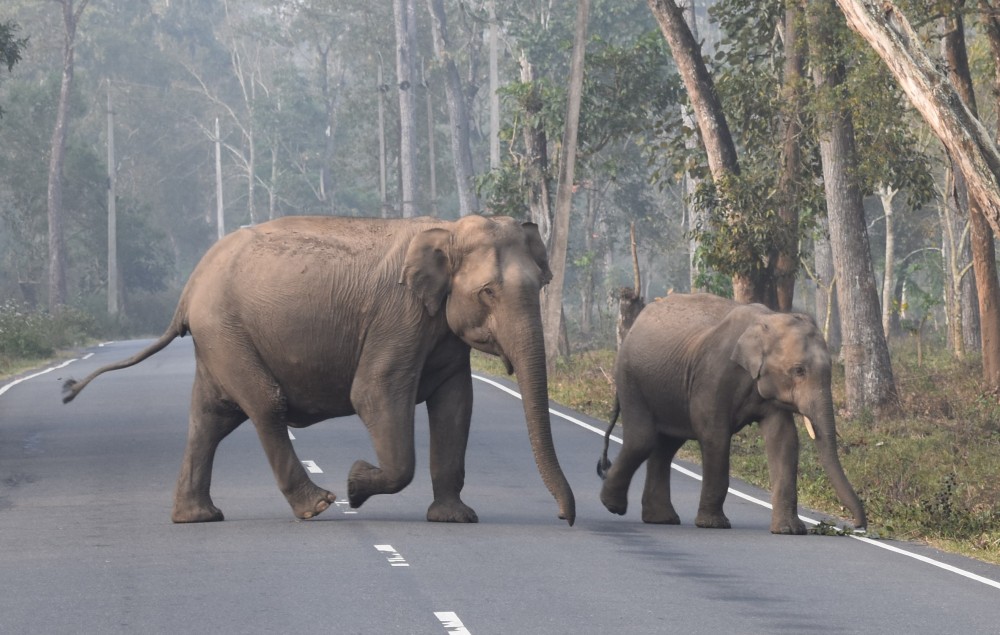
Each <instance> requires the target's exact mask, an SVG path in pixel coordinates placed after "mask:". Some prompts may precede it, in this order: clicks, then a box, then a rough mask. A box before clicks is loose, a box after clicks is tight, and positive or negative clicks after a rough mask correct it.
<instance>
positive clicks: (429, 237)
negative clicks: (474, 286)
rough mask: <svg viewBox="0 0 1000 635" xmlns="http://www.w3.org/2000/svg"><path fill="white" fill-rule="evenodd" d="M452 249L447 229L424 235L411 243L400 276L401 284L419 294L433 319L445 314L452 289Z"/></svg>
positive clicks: (449, 233) (427, 232)
mask: <svg viewBox="0 0 1000 635" xmlns="http://www.w3.org/2000/svg"><path fill="white" fill-rule="evenodd" d="M450 245H451V232H449V231H448V230H446V229H440V228H434V229H426V230H424V231H422V232H420V233H419V234H417V235H416V236H414V237H413V240H411V241H410V246H409V247H408V248H407V250H406V258H405V259H404V260H403V270H402V272H400V275H399V284H405V285H406V286H407V287H409V288H410V289H411V290H412V291H413V292H414V293H416V294H417V296H418V297H419V298H420V299H421V300H422V301H423V303H424V306H425V307H426V308H427V313H428V314H430V315H432V316H433V315H436V314H437V312H438V311H439V310H441V304H442V303H443V302H444V299H445V297H446V296H447V295H448V291H449V289H450V288H451V259H450V258H449V256H448V253H449V246H450Z"/></svg>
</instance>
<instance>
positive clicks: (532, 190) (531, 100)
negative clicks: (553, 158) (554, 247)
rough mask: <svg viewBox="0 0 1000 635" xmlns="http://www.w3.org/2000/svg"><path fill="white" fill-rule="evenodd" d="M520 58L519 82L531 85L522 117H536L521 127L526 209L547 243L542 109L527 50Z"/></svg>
mask: <svg viewBox="0 0 1000 635" xmlns="http://www.w3.org/2000/svg"><path fill="white" fill-rule="evenodd" d="M519 62H520V66H521V82H523V83H525V84H528V85H529V86H530V90H529V93H528V95H527V96H526V98H525V103H524V111H525V119H526V120H528V121H538V123H535V124H529V125H524V126H522V127H521V129H522V134H523V135H524V152H525V155H526V156H525V162H526V164H527V165H526V166H525V172H526V173H527V179H526V180H527V187H528V209H529V211H530V212H531V220H532V222H533V223H535V224H536V225H538V233H539V234H541V236H542V241H543V242H544V243H545V245H546V246H548V245H549V244H550V243H551V242H552V195H551V188H550V185H551V182H552V176H551V174H550V173H549V150H548V139H547V138H546V135H545V128H544V127H543V126H542V124H541V122H540V121H539V117H537V115H539V114H540V113H541V112H542V99H541V96H540V95H539V94H538V87H537V86H535V84H534V81H535V69H534V66H533V65H532V63H531V60H530V59H528V54H527V51H524V50H522V51H521V55H520V59H519Z"/></svg>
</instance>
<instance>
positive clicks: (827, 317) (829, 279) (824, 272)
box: [813, 217, 842, 350]
mask: <svg viewBox="0 0 1000 635" xmlns="http://www.w3.org/2000/svg"><path fill="white" fill-rule="evenodd" d="M817 223H818V224H819V227H818V231H817V232H816V233H817V236H816V238H815V239H814V241H813V265H814V267H815V278H816V321H817V322H818V323H819V325H820V328H821V329H822V330H823V337H825V338H826V343H827V345H828V346H829V347H830V349H831V350H839V349H840V342H841V339H842V338H841V335H840V310H839V308H838V307H837V275H836V272H835V270H834V268H833V254H832V253H831V250H830V239H829V238H828V235H829V233H830V231H829V230H830V222H829V220H828V219H827V218H826V217H821V218H818V219H817Z"/></svg>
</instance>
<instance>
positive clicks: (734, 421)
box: [598, 294, 867, 534]
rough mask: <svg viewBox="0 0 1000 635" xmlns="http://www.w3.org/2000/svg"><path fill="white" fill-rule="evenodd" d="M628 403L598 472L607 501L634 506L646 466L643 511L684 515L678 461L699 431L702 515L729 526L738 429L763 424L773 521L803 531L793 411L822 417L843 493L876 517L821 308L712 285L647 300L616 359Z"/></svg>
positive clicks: (861, 521) (650, 516) (824, 457)
mask: <svg viewBox="0 0 1000 635" xmlns="http://www.w3.org/2000/svg"><path fill="white" fill-rule="evenodd" d="M615 382H616V385H617V396H616V409H615V414H614V417H613V418H612V421H611V426H610V427H609V428H608V432H607V434H606V435H605V441H604V454H603V455H602V457H601V460H600V462H599V463H598V473H599V474H600V475H601V476H602V477H604V478H605V481H604V484H603V487H602V488H601V502H603V503H604V506H605V507H607V508H608V510H609V511H611V512H613V513H616V514H624V513H625V510H626V506H627V504H628V501H627V494H628V487H629V483H630V481H631V480H632V475H633V474H634V473H635V471H636V469H638V467H639V465H640V464H641V463H642V462H643V461H646V460H647V459H648V462H647V464H646V484H645V489H644V490H643V494H642V519H643V521H644V522H647V523H664V524H678V523H680V519H679V518H678V516H677V512H675V511H674V507H673V505H672V504H671V502H670V471H671V470H670V462H671V460H672V459H673V457H674V454H676V453H677V450H678V449H680V447H681V445H683V444H684V442H685V441H686V440H688V439H697V440H698V442H699V443H700V445H701V456H702V463H703V466H702V467H703V477H704V480H703V482H702V488H701V502H700V503H699V506H698V515H697V517H696V519H695V524H696V525H697V526H699V527H723V528H728V527H729V526H730V525H729V519H728V518H726V515H725V514H724V513H723V511H722V504H723V501H725V498H726V493H727V491H728V489H729V451H730V439H731V437H732V435H734V434H736V432H738V431H739V430H741V429H742V428H744V427H745V426H747V425H749V424H751V423H753V422H755V421H756V422H758V423H759V424H760V428H761V431H762V433H763V435H764V439H765V444H766V447H767V462H768V470H769V473H770V480H771V488H772V493H771V503H772V505H773V515H772V518H771V531H772V532H773V533H778V534H803V533H805V531H806V528H805V525H804V524H803V523H802V521H801V520H800V519H799V518H798V514H797V511H796V507H797V505H798V502H797V493H796V478H797V470H798V460H799V457H798V453H799V439H798V435H797V433H796V431H795V424H794V420H793V417H792V414H793V413H799V414H801V415H803V416H804V417H805V418H806V425H807V426H809V425H810V422H811V428H812V432H814V434H815V440H816V447H817V450H818V452H819V458H820V462H821V463H822V465H823V468H824V470H825V471H826V473H827V476H828V477H829V478H830V481H831V482H832V483H833V487H834V490H835V491H836V493H837V497H838V498H839V499H840V501H841V503H842V504H843V505H844V506H845V507H847V508H848V509H849V510H850V511H851V513H852V514H853V515H854V525H855V527H857V528H858V529H862V528H864V527H865V526H866V524H867V520H866V518H865V510H864V507H863V506H862V504H861V501H860V500H859V499H858V496H857V494H856V493H855V492H854V489H853V488H852V487H851V484H850V483H849V482H848V480H847V477H846V476H845V475H844V471H843V469H842V468H841V465H840V460H839V459H838V458H837V439H836V429H835V424H834V415H833V398H832V395H831V392H830V354H829V352H828V351H827V347H826V342H825V340H824V339H823V336H822V335H821V334H820V332H819V330H818V329H817V328H816V324H815V323H814V322H813V320H812V318H810V317H809V316H806V315H801V314H795V313H792V314H783V313H775V312H773V311H771V310H769V309H767V308H766V307H764V306H761V305H759V304H752V305H743V304H738V303H736V302H734V301H732V300H727V299H725V298H720V297H718V296H714V295H710V294H694V295H685V294H673V295H670V296H668V297H667V298H666V299H664V300H662V301H659V302H655V303H653V304H650V305H649V306H647V307H646V308H645V309H644V310H643V311H642V313H640V314H639V317H638V318H637V319H636V321H635V324H634V325H633V326H632V328H631V330H630V331H629V332H628V335H627V336H626V337H625V340H624V341H623V342H622V346H621V349H620V350H619V351H618V358H617V360H616V362H615ZM619 408H620V411H621V414H622V416H623V417H624V420H625V424H624V428H623V433H622V434H623V443H622V449H621V452H620V453H619V455H618V459H617V461H616V462H615V464H614V465H611V464H610V463H609V462H608V437H609V436H610V434H611V430H612V429H613V428H614V425H615V419H617V417H618V412H619Z"/></svg>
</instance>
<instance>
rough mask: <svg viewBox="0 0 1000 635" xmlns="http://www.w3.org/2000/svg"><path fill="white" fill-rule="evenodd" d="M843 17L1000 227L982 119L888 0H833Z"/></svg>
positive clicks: (997, 175) (991, 151) (999, 182)
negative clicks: (870, 47) (924, 48)
mask: <svg viewBox="0 0 1000 635" xmlns="http://www.w3.org/2000/svg"><path fill="white" fill-rule="evenodd" d="M836 2H837V4H838V5H839V6H840V8H841V10H842V11H843V12H844V15H846V16H847V23H848V24H849V25H850V27H851V28H852V29H854V30H855V31H857V32H858V33H859V34H860V35H861V37H863V38H864V39H865V40H867V41H868V43H869V44H871V46H872V48H873V49H875V52H876V53H878V55H879V57H881V58H882V61H883V62H885V64H886V66H887V67H888V68H889V70H890V71H892V74H893V75H894V76H895V77H896V80H897V81H898V82H899V85H900V86H901V87H902V89H903V92H905V93H906V95H907V97H909V99H910V102H911V103H912V104H913V106H914V107H915V108H916V109H917V111H918V112H920V114H921V115H922V116H923V118H924V120H925V121H926V122H927V124H928V125H929V126H930V128H931V130H933V131H934V134H935V135H937V137H938V138H939V139H940V140H941V142H942V143H944V145H945V147H946V148H948V153H949V154H950V155H951V157H952V158H953V159H954V160H955V161H956V162H957V163H958V165H959V167H960V168H961V170H962V173H963V174H964V175H965V178H966V181H967V182H968V184H969V192H970V193H971V194H972V195H973V196H975V197H976V199H977V200H978V201H979V202H980V205H981V206H982V211H983V214H984V216H985V217H986V220H987V221H989V224H990V226H991V227H992V229H993V232H994V233H1000V151H998V150H997V146H996V145H995V144H994V143H993V140H992V138H991V137H990V135H989V133H988V132H987V130H986V128H985V127H984V126H983V124H982V123H981V122H980V121H979V120H978V119H976V118H975V117H974V116H973V115H972V113H970V112H969V109H968V108H966V106H965V105H964V104H963V103H962V98H961V96H960V95H959V94H958V91H957V90H956V89H955V87H954V86H952V85H951V83H950V82H949V81H948V79H947V77H946V76H945V74H944V73H943V72H942V71H941V70H939V69H938V67H937V66H936V65H935V64H934V61H933V60H932V59H931V58H930V57H929V56H928V55H927V53H926V52H925V51H924V50H923V47H922V46H921V44H920V38H919V37H918V36H917V34H916V33H915V32H914V31H913V29H912V27H910V24H909V22H908V21H907V20H906V17H905V16H904V15H903V14H902V12H900V11H899V9H897V8H896V6H895V5H894V4H893V3H892V2H891V1H890V0H836Z"/></svg>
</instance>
